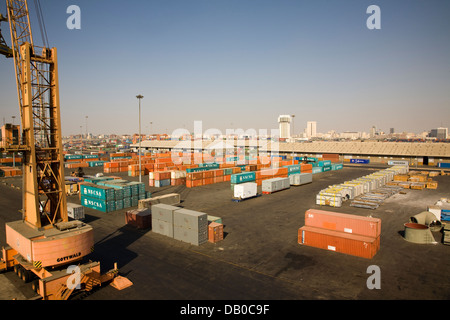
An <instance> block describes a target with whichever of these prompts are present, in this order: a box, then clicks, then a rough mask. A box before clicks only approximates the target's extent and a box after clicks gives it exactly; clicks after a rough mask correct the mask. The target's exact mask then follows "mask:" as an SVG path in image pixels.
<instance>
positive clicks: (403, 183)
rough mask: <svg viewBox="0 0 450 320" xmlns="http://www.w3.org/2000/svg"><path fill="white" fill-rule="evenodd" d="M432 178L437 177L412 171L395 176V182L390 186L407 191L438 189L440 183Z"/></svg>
mask: <svg viewBox="0 0 450 320" xmlns="http://www.w3.org/2000/svg"><path fill="white" fill-rule="evenodd" d="M431 176H436V174H433V175H430V173H429V172H417V171H410V172H408V173H402V174H396V175H394V178H393V181H392V182H391V183H390V185H398V186H400V187H402V188H405V189H416V190H423V189H437V187H438V183H437V181H434V180H433V179H432V178H431Z"/></svg>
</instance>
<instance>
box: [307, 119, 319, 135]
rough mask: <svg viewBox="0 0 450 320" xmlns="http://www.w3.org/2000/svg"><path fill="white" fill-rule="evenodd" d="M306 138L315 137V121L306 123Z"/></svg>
mask: <svg viewBox="0 0 450 320" xmlns="http://www.w3.org/2000/svg"><path fill="white" fill-rule="evenodd" d="M306 137H307V138H314V137H317V122H316V121H308V122H307V123H306Z"/></svg>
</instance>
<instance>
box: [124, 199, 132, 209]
mask: <svg viewBox="0 0 450 320" xmlns="http://www.w3.org/2000/svg"><path fill="white" fill-rule="evenodd" d="M130 207H131V197H125V198H123V208H124V209H126V208H130Z"/></svg>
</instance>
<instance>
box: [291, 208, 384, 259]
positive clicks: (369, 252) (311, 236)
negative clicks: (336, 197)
mask: <svg viewBox="0 0 450 320" xmlns="http://www.w3.org/2000/svg"><path fill="white" fill-rule="evenodd" d="M380 235H381V219H377V218H372V217H361V216H357V215H351V214H344V213H336V212H329V211H323V210H314V209H310V210H307V211H306V213H305V225H304V226H303V227H301V228H300V229H299V230H298V243H299V244H302V245H306V246H311V247H315V248H320V249H325V250H330V251H334V252H340V253H344V254H348V255H353V256H358V257H362V258H366V259H371V258H373V257H374V256H375V254H376V253H377V252H378V250H379V249H380Z"/></svg>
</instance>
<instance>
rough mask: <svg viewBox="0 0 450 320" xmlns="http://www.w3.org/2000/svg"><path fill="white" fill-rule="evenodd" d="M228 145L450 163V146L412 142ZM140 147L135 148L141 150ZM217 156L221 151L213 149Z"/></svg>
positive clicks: (186, 147) (180, 146) (193, 147)
mask: <svg viewBox="0 0 450 320" xmlns="http://www.w3.org/2000/svg"><path fill="white" fill-rule="evenodd" d="M232 143H233V142H231V143H230V141H227V143H226V145H225V146H226V148H224V149H222V150H223V154H233V153H237V154H244V152H245V154H249V153H257V154H279V155H286V156H300V157H302V156H314V157H318V158H321V155H323V154H337V155H339V160H340V161H341V162H353V161H352V159H360V160H365V161H358V162H360V163H379V164H387V163H388V162H389V161H391V160H404V161H408V162H409V163H410V165H416V164H417V165H428V166H437V165H438V163H440V162H446V163H450V144H449V143H410V142H378V141H364V142H362V141H349V142H335V141H314V142H308V143H278V142H277V143H273V142H272V143H271V142H270V141H269V142H267V141H265V140H263V141H259V142H258V143H256V142H255V141H253V140H247V141H239V140H238V141H234V149H233V146H231V144H232ZM213 145H216V146H219V149H220V146H221V145H222V144H218V142H217V141H143V142H142V144H141V148H142V149H144V150H145V151H150V152H152V151H154V152H164V151H176V152H183V151H184V152H208V153H210V151H211V150H212V148H211V147H210V146H213ZM138 147H139V146H138V145H137V144H134V145H132V148H138ZM214 150H215V152H216V153H217V151H218V149H214Z"/></svg>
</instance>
